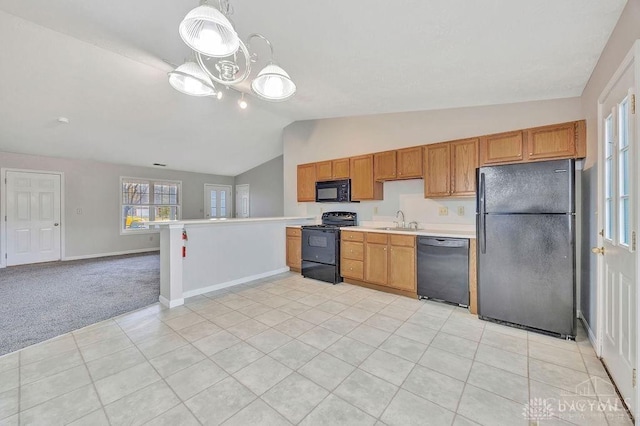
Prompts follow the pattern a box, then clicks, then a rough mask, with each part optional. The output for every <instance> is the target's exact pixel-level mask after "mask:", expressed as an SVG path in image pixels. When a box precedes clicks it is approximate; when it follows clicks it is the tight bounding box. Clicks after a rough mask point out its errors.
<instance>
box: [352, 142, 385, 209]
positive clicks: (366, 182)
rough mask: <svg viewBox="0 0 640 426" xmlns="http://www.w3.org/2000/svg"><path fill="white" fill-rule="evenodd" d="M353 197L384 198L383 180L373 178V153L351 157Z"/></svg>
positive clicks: (365, 198)
mask: <svg viewBox="0 0 640 426" xmlns="http://www.w3.org/2000/svg"><path fill="white" fill-rule="evenodd" d="M349 169H350V173H351V199H352V200H354V201H358V200H382V182H376V181H375V180H374V178H373V154H370V155H361V156H358V157H351V158H350V163H349Z"/></svg>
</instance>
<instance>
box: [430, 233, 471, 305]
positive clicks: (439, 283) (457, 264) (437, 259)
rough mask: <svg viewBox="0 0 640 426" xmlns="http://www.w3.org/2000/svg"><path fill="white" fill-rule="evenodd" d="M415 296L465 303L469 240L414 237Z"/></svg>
mask: <svg viewBox="0 0 640 426" xmlns="http://www.w3.org/2000/svg"><path fill="white" fill-rule="evenodd" d="M418 296H421V297H428V298H430V299H437V300H443V301H445V302H450V303H455V304H458V305H462V306H469V240H468V239H461V238H441V237H418Z"/></svg>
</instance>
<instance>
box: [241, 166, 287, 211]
mask: <svg viewBox="0 0 640 426" xmlns="http://www.w3.org/2000/svg"><path fill="white" fill-rule="evenodd" d="M282 170H283V169H282V155H280V156H278V157H276V158H274V159H272V160H269V161H267V162H266V163H263V164H260V165H259V166H258V167H254V168H253V169H251V170H248V171H246V172H244V173H242V174H239V175H238V176H236V177H235V178H234V182H235V184H236V185H242V184H249V216H251V217H274V216H282V215H283V209H284V202H283V199H282V195H283V193H282V188H283V182H282ZM234 197H235V195H234ZM234 199H235V198H234Z"/></svg>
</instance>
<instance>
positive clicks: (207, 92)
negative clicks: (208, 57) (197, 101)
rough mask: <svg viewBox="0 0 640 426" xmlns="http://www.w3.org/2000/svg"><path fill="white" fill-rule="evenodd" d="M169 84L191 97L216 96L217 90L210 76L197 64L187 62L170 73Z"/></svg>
mask: <svg viewBox="0 0 640 426" xmlns="http://www.w3.org/2000/svg"><path fill="white" fill-rule="evenodd" d="M169 84H171V86H172V87H173V88H174V89H176V90H177V91H179V92H182V93H184V94H185V95H191V96H214V95H215V94H216V89H215V87H214V86H213V83H212V82H211V79H210V78H209V76H208V75H207V74H206V73H205V72H204V71H202V68H200V66H199V65H198V64H196V63H195V62H185V63H184V64H182V65H180V66H179V67H178V68H176V69H175V70H174V71H171V72H170V73H169Z"/></svg>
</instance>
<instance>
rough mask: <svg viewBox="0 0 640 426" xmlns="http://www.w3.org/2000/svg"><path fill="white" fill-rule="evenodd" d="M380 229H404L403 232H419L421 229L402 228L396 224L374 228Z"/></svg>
mask: <svg viewBox="0 0 640 426" xmlns="http://www.w3.org/2000/svg"><path fill="white" fill-rule="evenodd" d="M373 229H379V230H381V231H402V232H418V231H419V229H416V228H400V227H395V226H383V227H382V228H373Z"/></svg>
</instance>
